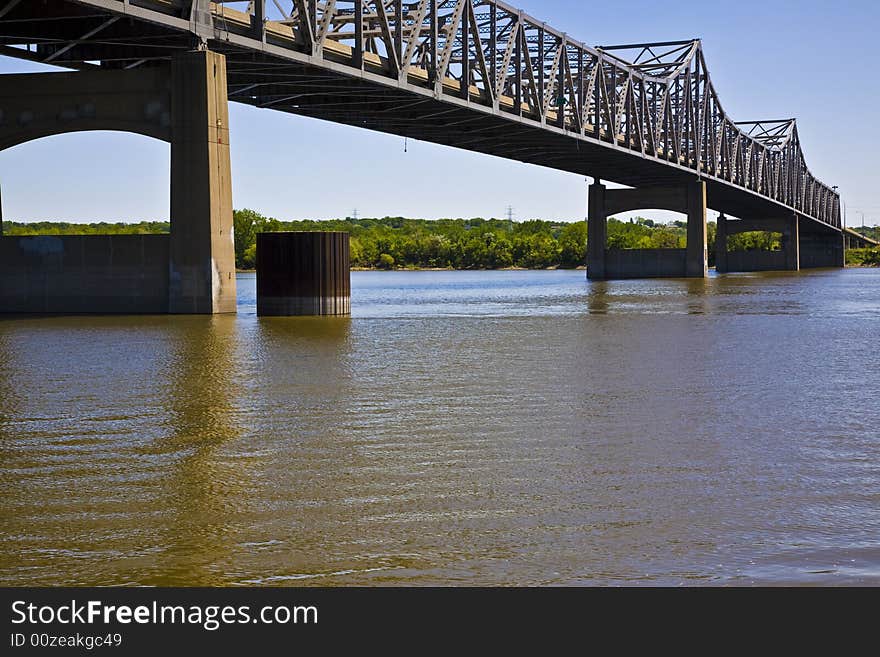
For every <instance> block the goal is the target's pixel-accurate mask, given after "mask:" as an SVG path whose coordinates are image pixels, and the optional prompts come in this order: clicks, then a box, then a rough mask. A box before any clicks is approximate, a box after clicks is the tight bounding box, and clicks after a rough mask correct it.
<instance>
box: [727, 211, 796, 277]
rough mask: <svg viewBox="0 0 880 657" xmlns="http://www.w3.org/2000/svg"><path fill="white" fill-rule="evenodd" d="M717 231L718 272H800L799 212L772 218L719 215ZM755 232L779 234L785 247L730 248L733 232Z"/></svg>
mask: <svg viewBox="0 0 880 657" xmlns="http://www.w3.org/2000/svg"><path fill="white" fill-rule="evenodd" d="M717 225H718V230H717V232H716V234H715V271H717V272H718V273H719V274H723V273H727V272H737V271H739V272H749V271H798V270H799V269H800V267H801V264H800V244H801V238H800V223H799V221H798V217H797V215H796V214H794V213H792V214H791V215H790V216H789V217H784V218H771V219H740V220H731V219H729V218H727V217H726V216H725V215H723V214H722V215H720V216H719V217H718V224H717ZM753 231H762V232H771V233H780V234H781V235H782V249H781V250H779V251H728V238H729V237H730V236H731V235H738V234H740V233H747V232H753Z"/></svg>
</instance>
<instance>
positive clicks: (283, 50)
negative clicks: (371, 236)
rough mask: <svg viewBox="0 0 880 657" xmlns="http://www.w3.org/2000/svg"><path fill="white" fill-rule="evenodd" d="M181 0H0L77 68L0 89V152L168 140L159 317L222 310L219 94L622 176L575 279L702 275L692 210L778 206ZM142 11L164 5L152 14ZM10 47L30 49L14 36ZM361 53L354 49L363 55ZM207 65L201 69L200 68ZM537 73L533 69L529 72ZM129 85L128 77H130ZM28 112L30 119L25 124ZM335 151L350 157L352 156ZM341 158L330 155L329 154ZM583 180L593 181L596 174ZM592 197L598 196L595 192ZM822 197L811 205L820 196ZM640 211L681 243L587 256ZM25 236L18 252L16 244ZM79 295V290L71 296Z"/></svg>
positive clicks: (23, 54)
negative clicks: (662, 249)
mask: <svg viewBox="0 0 880 657" xmlns="http://www.w3.org/2000/svg"><path fill="white" fill-rule="evenodd" d="M200 2H201V0H200ZM258 4H259V3H258ZM184 5H187V6H189V3H188V2H183V1H182V0H173V1H172V0H168V1H167V2H163V1H162V0H142V1H141V0H138V1H135V0H133V1H132V2H131V3H128V2H126V3H122V2H119V1H117V0H88V1H87V2H85V1H84V2H82V3H78V2H75V1H73V0H41V1H40V2H16V1H15V0H12V1H10V0H5V1H2V0H0V25H2V28H3V29H2V37H0V54H4V55H9V56H14V57H19V58H23V59H31V60H35V61H40V62H43V63H49V64H56V65H60V66H64V67H68V68H75V69H80V70H82V71H88V72H91V73H90V74H86V75H83V74H82V73H74V74H70V76H69V78H65V79H66V82H65V84H68V85H69V86H70V87H71V90H70V92H69V94H67V101H68V102H67V104H66V105H65V102H64V98H61V99H60V101H59V102H60V105H57V106H50V105H44V106H42V107H41V106H40V103H45V98H43V97H42V94H41V92H40V91H39V89H36V90H34V89H32V88H29V89H30V90H28V89H25V90H23V91H22V93H18V94H16V93H15V90H8V89H7V93H5V95H4V100H3V106H2V107H0V148H5V147H8V146H10V145H14V144H15V143H23V142H24V141H27V140H28V139H33V138H37V137H39V136H45V135H46V134H57V133H61V132H70V131H74V130H88V129H130V130H132V131H135V132H141V133H143V134H150V135H151V136H154V137H158V138H160V139H169V140H170V141H171V143H172V208H171V220H172V235H171V238H170V242H169V244H168V247H167V253H168V256H167V258H168V261H169V275H168V277H167V280H165V278H163V277H162V276H159V277H158V278H157V279H156V280H159V281H160V282H159V283H157V284H160V285H166V286H167V289H168V291H167V297H165V298H167V299H168V304H167V311H169V312H202V313H205V312H207V313H210V312H229V311H233V310H234V294H235V292H234V277H233V276H232V274H231V271H232V270H231V261H230V258H231V191H230V181H229V179H228V178H229V142H228V122H227V121H226V120H225V107H226V102H227V98H228V100H231V101H234V102H240V103H245V104H249V105H253V106H255V107H259V108H266V109H273V110H277V111H283V112H288V113H292V114H297V115H301V116H307V117H312V118H316V119H321V120H327V121H332V122H335V123H342V124H347V125H351V126H355V127H359V128H365V129H370V130H376V131H380V132H385V133H389V134H394V135H400V136H407V137H411V138H413V139H419V140H424V141H427V142H432V143H437V144H442V145H447V146H452V147H456V148H461V149H465V150H470V151H474V152H479V153H484V154H488V155H493V156H496V157H502V158H506V159H513V160H518V161H521V162H526V163H531V164H535V165H539V166H544V167H549V168H553V169H558V170H561V171H565V172H569V173H574V174H580V175H584V176H592V177H594V178H596V179H597V180H599V179H601V180H607V181H612V182H615V183H619V184H623V185H627V186H630V187H632V188H634V189H632V190H608V191H607V197H608V198H618V200H620V199H621V198H624V197H625V198H626V202H625V203H623V205H625V206H626V207H623V205H620V203H618V204H617V205H615V203H614V202H611V204H610V205H606V204H605V201H604V200H603V202H602V204H599V203H598V202H594V201H593V199H592V195H591V202H590V219H591V220H592V221H591V222H590V224H591V241H592V243H593V245H594V246H593V247H591V248H592V249H593V250H591V254H592V255H591V256H590V259H589V260H590V261H589V263H588V268H589V269H590V276H591V278H615V277H651V276H689V277H694V276H705V274H706V223H705V221H706V208H711V209H714V210H717V211H719V212H722V213H724V214H725V215H731V216H736V217H741V218H744V219H747V220H748V221H750V222H754V223H756V224H757V225H761V224H764V225H767V226H770V225H773V222H776V221H778V220H779V218H780V217H792V216H794V212H795V211H794V210H793V208H791V207H789V206H787V205H784V204H782V203H780V202H778V201H776V200H773V198H770V197H769V196H766V195H764V194H762V193H756V192H754V191H750V190H747V189H743V188H742V187H740V186H738V185H735V184H733V183H732V182H728V181H726V180H722V179H720V178H719V177H716V176H713V175H704V174H705V172H706V166H707V165H704V164H701V163H700V162H699V157H697V158H696V159H693V158H690V159H689V156H687V155H678V154H674V155H673V153H672V152H671V151H670V152H669V153H668V154H667V155H666V156H663V157H658V156H657V154H656V153H655V154H653V155H649V154H648V153H647V152H646V151H645V147H644V144H643V145H642V147H641V151H639V150H636V149H634V148H633V147H632V143H633V142H632V141H631V140H630V139H629V137H628V136H624V135H621V136H619V137H617V138H609V139H604V138H602V137H601V134H602V131H601V130H600V128H599V124H598V122H597V124H596V127H595V135H596V138H595V139H590V138H586V136H588V135H586V136H585V134H581V133H575V132H572V131H571V130H570V129H569V127H568V125H567V124H566V123H565V118H564V115H563V114H561V113H560V114H556V119H552V112H549V111H548V109H547V108H548V107H549V106H550V105H551V104H552V103H549V102H548V103H547V104H546V106H545V108H544V109H543V111H542V112H541V113H540V115H538V114H536V113H535V110H533V109H532V110H529V109H523V106H522V105H519V104H518V105H517V107H518V109H516V111H513V110H512V109H511V108H510V107H508V108H507V109H506V110H505V109H503V108H502V107H501V105H500V103H501V102H502V101H501V100H499V99H496V101H495V102H494V105H487V104H485V103H484V102H479V99H475V98H474V97H473V95H472V91H471V90H472V89H473V87H470V86H464V85H460V86H457V87H456V85H457V84H458V83H456V84H455V85H452V83H451V82H450V80H449V79H448V78H444V79H443V80H442V81H437V82H436V84H434V85H433V86H432V84H430V83H429V82H428V80H427V78H425V79H417V78H418V75H422V73H418V74H416V72H410V73H408V74H407V73H404V74H401V76H400V78H399V79H390V78H389V75H388V71H387V70H382V67H383V66H384V64H383V63H382V60H381V58H379V57H378V56H376V55H372V60H371V62H372V64H370V65H365V64H364V63H362V64H361V67H360V69H355V68H353V67H352V63H351V61H350V59H351V57H350V53H349V61H344V58H342V59H340V58H338V57H337V58H334V57H333V56H329V57H328V56H327V55H326V54H325V53H320V52H317V49H316V50H315V51H314V52H312V53H311V54H309V53H308V52H303V51H302V50H301V49H299V48H300V47H299V46H297V45H296V44H293V45H291V44H286V45H283V46H282V45H279V44H278V43H276V42H275V41H273V39H272V38H269V36H268V33H267V31H265V30H258V29H254V30H253V31H252V32H248V30H249V28H248V26H247V23H244V24H243V26H242V24H239V25H238V28H236V29H235V30H232V29H226V28H229V25H228V24H226V23H224V22H222V20H221V21H220V22H219V23H218V22H217V19H216V17H215V18H213V19H210V17H209V20H211V21H213V22H210V25H213V28H208V31H207V32H206V31H205V26H206V25H207V24H208V23H202V24H196V23H194V22H193V21H189V20H183V19H181V18H180V16H181V15H183V14H182V10H181V9H180V8H181V7H182V6H184ZM200 6H203V7H208V8H209V11H215V9H214V10H212V9H210V7H212V6H214V5H212V3H209V2H201V5H200ZM157 7H159V8H161V7H166V8H167V9H166V10H163V11H164V13H162V12H160V11H157V10H156V8H157ZM244 16H245V18H247V16H246V15H244ZM218 25H220V26H221V27H222V26H223V25H226V28H223V29H221V28H218ZM285 29H287V28H285ZM242 30H244V32H242ZM35 35H39V38H36V37H35ZM96 35H97V36H96ZM523 38H524V39H525V37H523ZM542 38H543V37H542ZM21 44H36V45H34V46H33V47H31V46H27V47H22V46H21ZM197 49H208V52H207V53H205V52H202V53H201V54H202V55H206V56H208V57H209V61H212V62H218V63H220V62H225V75H226V78H225V83H224V84H223V85H222V88H221V86H218V83H216V81H215V82H211V81H210V80H209V81H207V82H206V81H205V80H204V79H203V78H200V79H199V80H196V81H195V88H197V89H198V94H201V96H200V97H199V99H198V102H199V105H198V107H199V108H198V109H193V108H194V107H195V105H193V102H192V101H193V100H194V99H195V97H194V96H192V95H191V90H190V84H189V82H187V81H186V76H185V75H181V74H175V73H174V71H175V70H176V69H175V67H178V68H179V67H180V62H182V61H184V60H186V59H187V58H188V57H191V56H193V54H194V52H195V51H196V50H197ZM338 52H339V51H338V50H337V53H338ZM218 55H221V56H218ZM362 57H364V58H366V54H362ZM218 65H219V64H218ZM216 71H217V68H216V66H215V68H214V72H215V75H216ZM539 74H540V75H541V76H543V73H541V72H540V71H539ZM46 75H47V76H48V75H52V74H46ZM55 75H57V74H55ZM81 75H82V77H81V78H80V77H79V76H81ZM200 75H202V74H200ZM95 76H99V77H100V76H107V77H105V78H104V81H99V82H97V83H96V86H97V87H98V88H102V87H103V88H108V87H113V88H116V89H119V90H121V93H122V95H123V96H124V98H125V100H124V101H123V104H124V105H126V107H128V110H127V114H126V116H124V117H122V122H120V117H117V116H103V115H101V113H100V112H101V108H102V104H101V102H100V101H96V103H92V102H90V101H87V100H86V101H82V100H81V101H76V99H77V98H80V96H82V95H83V93H85V94H86V95H88V92H89V89H88V88H87V87H88V86H89V85H90V84H91V83H90V82H89V81H90V80H97V79H98V78H96V77H95ZM144 76H148V77H149V78H150V79H152V80H155V81H158V82H157V83H156V84H158V85H159V86H161V85H162V84H166V88H165V92H162V93H164V96H163V100H160V101H159V105H158V106H157V105H156V101H155V100H149V99H148V100H146V101H145V100H144V98H143V91H144V90H143V89H142V88H135V89H128V88H127V87H128V80H131V81H136V80H142V79H143V78H144ZM29 77H34V76H29ZM37 77H39V76H37ZM209 77H210V73H209ZM221 77H222V76H221ZM46 79H47V80H48V79H49V78H48V77H47V78H46ZM542 79H543V78H542ZM78 80H81V81H82V85H83V87H84V89H83V90H77V89H75V88H74V87H76V86H77V81H78ZM163 80H164V81H165V82H164V83H163V82H162V81H163ZM452 82H455V81H454V80H453V81H452ZM518 84H521V81H520V82H519V83H518ZM31 86H32V87H33V84H32V85H31ZM36 86H37V87H38V86H39V83H36ZM132 86H133V87H138V85H137V84H135V83H133V84H132ZM550 86H552V85H549V86H548V87H547V88H549V87H550ZM7 87H8V84H7ZM456 88H457V91H456ZM462 90H464V93H462ZM81 92H83V93H81ZM162 93H160V94H159V95H160V96H162ZM138 94H140V95H138ZM507 100H509V98H508V99H507ZM163 102H164V103H165V104H164V105H163V104H162V103H163ZM505 102H507V101H505ZM517 102H518V103H519V102H520V101H517ZM31 105H33V107H31ZM34 107H36V108H37V109H36V111H35V110H34ZM132 108H133V109H132ZM71 112H72V114H71ZM95 112H97V114H96V113H95ZM138 112H141V115H138ZM123 113H124V114H125V112H123ZM41 114H42V115H41ZM166 115H167V117H168V118H167V120H166V119H165V118H164V117H166ZM43 119H45V121H44V123H45V125H44V124H40V121H41V120H43ZM125 121H129V122H128V123H126V122H125ZM53 122H54V123H53ZM37 124H39V125H37ZM47 126H48V127H47ZM194 126H196V127H197V129H196V130H193V127H194ZM198 126H200V127H198ZM205 128H207V130H205ZM609 134H610V133H609ZM621 140H622V141H621ZM347 156H348V157H351V158H353V159H354V158H357V157H359V156H360V155H359V154H357V153H350V154H347ZM292 157H293V155H292ZM345 157H346V155H342V156H341V158H340V159H342V160H344V158H345ZM342 175H344V174H342ZM424 175H428V176H434V177H436V178H437V179H438V186H439V185H440V184H442V183H441V182H440V181H441V179H442V172H437V171H427V172H424ZM593 187H594V189H596V188H597V187H601V185H598V183H597V184H596V185H594V186H593ZM603 189H604V188H603ZM389 190H393V186H389ZM663 190H666V191H663ZM390 193H393V191H390ZM615 195H616V196H615ZM602 197H603V199H605V198H606V193H605V192H603V194H602ZM670 199H671V200H670ZM822 207H826V209H827V205H826V206H822ZM655 208H656V209H664V208H666V209H672V210H677V211H681V212H684V213H686V214H687V216H688V238H689V240H688V248H687V249H684V250H681V251H680V252H678V251H675V250H672V251H671V252H670V253H665V254H660V253H653V252H652V253H639V254H635V253H625V252H609V251H607V250H606V249H604V248H602V249H601V257H600V256H599V255H597V254H598V253H599V244H601V245H602V246H604V230H603V229H602V226H604V222H605V219H606V218H607V216H608V215H609V213H611V212H616V211H621V212H622V211H624V210H639V209H655ZM596 219H599V220H598V221H597V220H596ZM795 221H796V223H797V224H798V230H799V234H800V238H799V244H801V247H800V248H801V253H802V254H803V253H804V252H806V253H807V254H808V255H807V257H806V258H804V257H803V255H802V256H801V258H800V266H807V265H806V264H805V263H806V262H809V263H814V265H815V266H831V264H832V263H834V264H835V265H836V263H837V260H838V258H837V251H836V248H837V247H836V246H833V248H831V249H830V250H829V249H826V248H825V247H826V246H827V244H828V243H831V244H832V245H836V244H837V242H841V243H842V241H841V232H840V230H839V229H838V228H837V227H836V225H832V224H829V223H826V222H824V221H820V220H819V219H817V218H814V217H811V216H807V215H805V214H798V215H797V219H796V220H795ZM834 221H836V220H834ZM600 224H601V225H600ZM595 231H599V232H598V233H597V232H595ZM599 240H602V241H601V242H600V241H599ZM65 244H66V242H65ZM804 245H806V246H804ZM56 246H57V245H56ZM62 246H64V245H62ZM128 246H130V245H126V248H127V247H128ZM32 247H33V245H30V246H22V247H21V248H23V249H25V250H26V251H27V249H29V248H32ZM10 248H11V247H10ZM53 248H55V247H53ZM163 248H164V247H163ZM153 251H155V253H153ZM826 251H828V253H826ZM831 251H833V253H831ZM28 253H29V254H30V256H34V253H31V252H28ZM156 253H159V255H156ZM161 253H164V251H163V249H162V248H160V249H158V250H156V249H153V250H152V251H151V254H152V255H150V256H149V258H147V260H149V262H150V263H152V265H155V262H156V258H159V259H161V258H162V257H164V256H162V255H161ZM829 254H830V255H829ZM18 255H19V256H21V257H25V255H27V254H24V255H23V254H18ZM30 256H29V257H30ZM41 257H42V256H41ZM53 257H54V256H53ZM14 260H15V259H14V258H13V259H12V260H11V261H14ZM11 261H10V262H11ZM53 262H55V265H52V266H56V265H57V264H58V263H57V259H56V261H53ZM108 263H110V264H108V265H107V267H108V269H106V271H105V273H104V279H102V280H105V279H106V281H107V282H108V284H109V281H111V280H112V275H111V273H109V272H111V270H112V266H115V265H113V263H112V262H111V260H108ZM815 263H820V264H815ZM43 264H44V265H45V266H49V265H50V264H51V263H49V262H48V261H46V262H45V263H43ZM34 266H35V267H36V269H35V271H36V270H38V269H39V267H40V265H39V264H37V265H34ZM159 268H160V269H161V267H159ZM62 274H63V270H62ZM99 278H100V277H99ZM7 287H8V286H7ZM154 292H155V290H151V291H150V292H149V294H148V296H149V297H150V299H151V301H150V310H149V311H150V312H152V311H153V306H154V305H155V303H156V301H155V300H156V299H157V298H161V297H162V294H159V295H158V296H157V295H156V294H155V293H154ZM47 298H48V297H47ZM82 298H84V299H93V298H95V297H94V296H89V295H83V296H82ZM41 303H42V302H41ZM84 304H85V305H84V306H83V307H82V308H81V310H83V311H90V310H101V308H95V307H92V305H89V304H91V302H84ZM25 305H27V304H25ZM111 306H112V307H113V308H115V306H113V304H111ZM42 308H43V310H45V311H49V312H51V311H54V309H55V307H54V306H53V303H50V302H48V301H47V302H45V303H44V304H43V306H42Z"/></svg>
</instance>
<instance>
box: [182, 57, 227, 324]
mask: <svg viewBox="0 0 880 657" xmlns="http://www.w3.org/2000/svg"><path fill="white" fill-rule="evenodd" d="M171 132H172V136H171V262H170V277H169V279H170V289H169V297H168V310H169V312H171V313H190V314H212V313H234V312H235V304H236V290H235V242H234V237H233V229H232V170H231V164H230V154H229V111H228V103H227V99H226V58H225V57H223V55H219V54H217V53H213V52H210V51H206V50H198V51H193V52H185V53H181V54H179V55H177V56H175V58H174V59H173V60H172V63H171Z"/></svg>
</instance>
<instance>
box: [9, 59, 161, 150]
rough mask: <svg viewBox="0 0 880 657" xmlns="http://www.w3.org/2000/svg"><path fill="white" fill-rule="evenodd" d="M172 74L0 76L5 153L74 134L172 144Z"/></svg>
mask: <svg viewBox="0 0 880 657" xmlns="http://www.w3.org/2000/svg"><path fill="white" fill-rule="evenodd" d="M171 112H172V107H171V76H170V72H169V71H168V69H167V68H153V69H144V70H141V71H83V72H75V73H35V74H29V73H26V74H9V75H0V150H5V149H7V148H11V147H12V146H17V145H19V144H24V143H26V142H29V141H33V140H35V139H41V138H43V137H49V136H53V135H61V134H66V133H70V132H83V131H91V130H115V131H121V132H131V133H135V134H140V135H144V136H147V137H152V138H155V139H159V140H161V141H165V142H169V143H170V142H171V141H172V128H171V126H172V120H171Z"/></svg>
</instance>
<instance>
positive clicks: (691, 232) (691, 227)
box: [587, 180, 709, 280]
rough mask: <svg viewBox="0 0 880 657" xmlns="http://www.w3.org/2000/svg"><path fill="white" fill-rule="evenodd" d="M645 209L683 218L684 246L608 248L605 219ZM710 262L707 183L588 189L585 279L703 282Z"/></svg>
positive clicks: (596, 187)
mask: <svg viewBox="0 0 880 657" xmlns="http://www.w3.org/2000/svg"><path fill="white" fill-rule="evenodd" d="M647 208H653V209H659V210H670V211H672V212H681V213H682V214H685V215H687V246H686V247H685V248H684V249H609V248H608V246H607V239H608V217H609V216H610V215H613V214H617V213H621V212H627V211H631V210H641V209H647ZM708 264H709V263H708V248H707V232H706V183H704V182H703V181H693V182H689V183H685V184H682V185H675V186H657V187H640V188H636V189H607V188H606V187H605V186H604V185H603V184H602V183H601V181H598V180H597V181H596V182H595V183H593V184H592V185H590V192H589V209H588V222H587V277H588V278H590V279H591V280H609V279H616V278H704V277H705V276H706V275H707V272H708Z"/></svg>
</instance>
